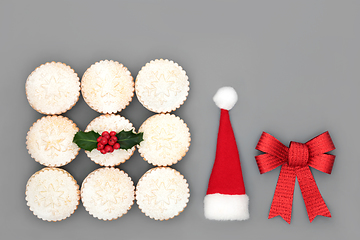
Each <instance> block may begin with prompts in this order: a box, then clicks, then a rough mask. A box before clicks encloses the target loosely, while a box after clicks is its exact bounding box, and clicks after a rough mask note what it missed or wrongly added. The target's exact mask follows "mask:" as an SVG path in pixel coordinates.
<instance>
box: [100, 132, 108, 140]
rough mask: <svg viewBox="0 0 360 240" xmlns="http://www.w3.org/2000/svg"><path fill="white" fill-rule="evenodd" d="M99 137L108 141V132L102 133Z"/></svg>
mask: <svg viewBox="0 0 360 240" xmlns="http://www.w3.org/2000/svg"><path fill="white" fill-rule="evenodd" d="M101 136H103V138H106V139H109V138H110V134H109V132H108V131H104V132H103V133H102V134H101Z"/></svg>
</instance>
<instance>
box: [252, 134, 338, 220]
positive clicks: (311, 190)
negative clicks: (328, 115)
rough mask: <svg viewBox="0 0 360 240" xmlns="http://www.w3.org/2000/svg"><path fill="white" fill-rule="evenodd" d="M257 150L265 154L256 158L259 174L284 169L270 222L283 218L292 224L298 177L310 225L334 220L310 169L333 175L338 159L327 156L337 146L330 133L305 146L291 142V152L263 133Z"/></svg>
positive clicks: (281, 173)
mask: <svg viewBox="0 0 360 240" xmlns="http://www.w3.org/2000/svg"><path fill="white" fill-rule="evenodd" d="M256 149H257V150H259V151H262V152H264V153H265V154H262V155H258V156H255V159H256V162H257V164H258V167H259V171H260V174H263V173H266V172H269V171H271V170H273V169H275V168H277V167H278V166H281V170H280V175H279V179H278V182H277V184H276V188H275V193H274V198H273V201H272V204H271V208H270V212H269V218H273V217H275V216H278V215H280V216H281V217H282V218H283V219H284V220H285V221H286V222H288V223H289V224H290V222H291V211H292V202H293V195H294V187H295V180H296V177H297V179H298V182H299V186H300V190H301V193H302V195H303V199H304V202H305V206H306V210H307V213H308V216H309V220H310V222H312V221H313V220H314V218H315V217H316V216H318V215H321V216H325V217H331V214H330V211H329V209H328V208H327V206H326V204H325V202H324V199H323V198H322V196H321V194H320V191H319V189H318V187H317V185H316V182H315V179H314V177H313V175H312V173H311V171H310V168H309V166H310V167H313V168H315V169H317V170H319V171H322V172H324V173H327V174H330V173H331V170H332V167H333V165H334V160H335V156H334V155H331V154H326V152H329V151H332V150H334V149H335V146H334V144H333V142H332V140H331V137H330V134H329V133H328V132H324V133H322V134H320V135H319V136H317V137H315V138H313V139H311V140H310V141H308V142H306V143H298V142H291V143H290V147H289V148H288V147H286V146H285V145H283V144H282V143H281V142H280V141H279V140H277V139H276V138H274V137H273V136H271V135H270V134H268V133H266V132H263V133H262V135H261V137H260V139H259V142H258V144H257V146H256Z"/></svg>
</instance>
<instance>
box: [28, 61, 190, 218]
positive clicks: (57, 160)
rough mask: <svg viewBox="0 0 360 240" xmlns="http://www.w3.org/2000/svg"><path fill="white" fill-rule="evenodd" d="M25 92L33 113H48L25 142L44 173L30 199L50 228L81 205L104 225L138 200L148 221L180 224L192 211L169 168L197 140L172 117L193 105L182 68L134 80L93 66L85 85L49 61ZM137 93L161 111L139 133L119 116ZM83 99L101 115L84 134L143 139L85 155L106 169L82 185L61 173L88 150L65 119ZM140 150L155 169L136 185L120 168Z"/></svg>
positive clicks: (156, 70)
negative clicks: (128, 135) (184, 106)
mask: <svg viewBox="0 0 360 240" xmlns="http://www.w3.org/2000/svg"><path fill="white" fill-rule="evenodd" d="M25 90H26V96H27V99H28V101H29V104H30V106H31V107H32V108H33V109H35V110H36V111H38V112H39V113H41V114H44V116H43V117H41V118H40V119H38V120H37V121H36V122H35V123H33V125H32V126H31V127H30V129H29V131H28V133H27V136H26V148H27V150H28V152H29V154H30V156H31V157H32V158H33V159H34V160H35V161H36V162H38V163H40V164H41V165H44V166H45V167H44V168H43V169H41V170H40V171H38V172H36V173H34V174H33V175H32V176H31V177H30V178H29V180H28V182H27V184H26V190H25V195H26V197H25V199H26V202H27V205H28V206H29V208H30V210H31V211H32V212H33V213H34V215H35V216H37V217H38V218H40V219H42V220H44V221H53V222H56V221H61V220H63V219H66V218H68V217H69V216H71V214H73V213H74V212H75V210H76V209H77V208H78V205H79V203H80V201H81V202H82V204H83V206H84V208H85V209H86V211H88V213H89V214H90V215H92V216H93V217H95V218H98V219H101V220H115V219H117V218H120V217H122V216H123V215H124V214H126V213H127V212H128V211H129V210H130V209H131V207H132V205H133V204H134V201H136V202H137V205H138V206H139V209H140V210H141V211H142V212H143V213H144V214H145V215H146V216H148V217H150V218H151V219H155V220H160V221H162V220H168V219H171V218H174V217H175V216H177V215H179V214H180V213H181V212H182V211H183V210H184V209H185V208H186V206H187V203H188V201H189V197H190V193H189V185H188V183H187V181H186V179H185V178H184V176H183V175H182V174H181V173H180V172H178V171H177V170H175V169H173V168H171V167H170V166H171V165H173V164H175V163H177V162H178V161H180V160H181V159H182V158H183V157H184V156H185V155H186V153H187V151H188V149H189V146H190V141H191V138H190V131H189V128H188V127H187V125H186V123H185V122H184V121H183V120H182V119H181V118H180V117H178V116H176V115H174V114H172V113H171V112H172V111H174V110H176V109H177V108H179V107H180V106H181V105H182V104H183V103H184V102H185V101H186V99H187V96H188V92H189V81H188V76H187V75H186V72H185V71H184V70H183V69H182V67H181V66H179V65H178V64H177V63H175V62H173V61H171V60H167V59H165V60H163V59H156V60H152V61H150V62H148V63H146V64H145V66H143V67H142V68H141V70H140V71H139V73H138V74H137V77H136V79H135V81H134V78H133V77H132V75H131V73H130V71H129V70H128V69H127V68H126V67H125V66H124V65H123V64H121V63H119V62H117V61H112V60H110V61H109V60H102V61H99V62H96V63H94V64H92V65H91V66H90V67H89V68H88V69H87V70H86V71H85V73H84V74H83V76H82V78H81V80H80V78H79V77H78V75H77V73H76V72H75V71H74V70H73V69H72V68H71V67H70V66H68V65H66V64H64V63H60V62H48V63H45V64H42V65H40V66H39V67H37V68H36V69H35V70H34V71H33V72H32V73H31V74H30V75H29V76H28V78H27V80H26V84H25ZM134 92H136V97H137V99H138V100H139V102H140V103H141V104H142V105H143V106H144V107H145V108H146V109H148V110H150V111H151V112H154V114H153V115H152V116H150V117H149V118H148V119H146V120H145V121H144V122H143V123H142V125H141V126H140V128H139V129H138V131H136V130H135V128H134V126H133V124H132V123H131V122H130V121H129V120H128V119H126V118H124V117H122V116H121V115H119V114H117V113H118V112H120V111H121V110H123V109H125V108H126V107H127V106H128V105H129V104H130V102H131V101H132V98H133V97H134ZM80 93H81V95H82V96H83V99H84V101H85V102H86V103H87V105H88V106H89V107H90V108H92V109H93V110H95V111H97V112H98V113H100V116H98V117H96V118H95V119H93V120H92V121H91V122H90V123H89V124H88V126H87V127H86V129H85V130H84V133H90V132H94V134H98V135H99V136H100V137H99V139H100V140H101V137H103V136H105V135H106V134H109V135H111V136H112V137H114V136H120V135H118V134H119V133H120V132H128V133H133V134H140V133H141V134H142V139H141V141H140V143H138V144H136V145H134V146H130V147H128V148H115V147H114V146H115V145H111V146H112V147H113V148H112V149H111V151H110V150H109V151H107V152H106V151H101V149H100V148H99V147H98V148H94V149H92V150H85V152H86V155H87V156H88V157H89V159H90V160H92V161H94V162H95V163H96V164H98V165H100V166H101V167H99V168H98V169H96V170H94V171H93V172H91V173H89V174H88V176H87V177H86V178H85V179H84V180H83V182H82V184H78V183H77V181H76V180H75V179H74V178H73V177H72V176H71V174H70V173H69V172H67V171H65V170H64V169H62V168H61V167H62V166H64V165H66V164H68V163H70V162H71V161H73V160H74V159H76V157H77V155H78V153H79V151H80V150H81V149H80V147H79V145H78V144H77V143H75V141H74V140H75V138H74V137H75V135H76V134H77V133H78V132H81V131H80V130H79V128H78V127H77V126H76V124H75V123H74V122H73V121H72V120H70V119H69V118H67V117H65V116H62V115H61V114H63V113H65V112H66V111H68V110H70V109H71V108H72V107H73V106H74V105H75V104H76V102H77V101H78V100H79V96H80ZM104 134H105V135H104ZM115 134H116V135H115ZM99 139H98V142H99V141H100V140H99ZM107 139H110V137H108V138H107ZM108 143H109V144H110V140H108ZM109 144H108V145H109ZM120 145H121V143H120ZM136 148H137V149H138V151H139V153H140V155H141V157H142V158H143V159H144V160H145V161H147V162H148V163H149V164H152V165H153V166H154V167H153V168H151V169H150V170H148V171H147V172H146V173H144V174H143V176H142V177H141V178H140V179H139V181H138V183H137V185H136V186H135V184H134V182H133V181H132V179H131V177H130V176H129V175H128V174H127V173H126V172H124V171H123V170H120V169H119V167H117V166H119V165H120V164H121V163H124V162H125V161H127V160H129V159H131V156H132V155H133V153H134V151H135V150H136Z"/></svg>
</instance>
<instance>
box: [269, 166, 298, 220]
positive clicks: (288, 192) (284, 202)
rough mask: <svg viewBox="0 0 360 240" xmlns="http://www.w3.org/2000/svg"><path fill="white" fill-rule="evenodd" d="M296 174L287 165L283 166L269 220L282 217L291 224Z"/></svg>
mask: <svg viewBox="0 0 360 240" xmlns="http://www.w3.org/2000/svg"><path fill="white" fill-rule="evenodd" d="M295 179H296V173H295V170H294V168H291V167H289V165H288V164H287V163H285V164H283V165H282V166H281V170H280V175H279V179H278V182H277V184H276V189H275V193H274V197H273V201H272V203H271V208H270V212H269V219H270V218H273V217H276V216H278V215H280V217H282V218H283V219H284V220H285V221H286V222H287V223H289V224H290V222H291V211H292V203H293V195H294V187H295Z"/></svg>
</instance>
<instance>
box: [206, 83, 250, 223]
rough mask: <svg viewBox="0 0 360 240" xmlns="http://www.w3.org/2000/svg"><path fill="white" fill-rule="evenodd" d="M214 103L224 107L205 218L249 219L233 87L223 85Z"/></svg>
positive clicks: (221, 114) (207, 195)
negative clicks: (235, 126) (232, 111)
mask: <svg viewBox="0 0 360 240" xmlns="http://www.w3.org/2000/svg"><path fill="white" fill-rule="evenodd" d="M214 102H215V103H216V105H217V106H218V107H219V108H220V109H221V112H220V124H219V132H218V139H217V146H216V156H215V162H214V165H213V169H212V172H211V175H210V179H209V184H208V189H207V193H206V196H205V198H204V213H205V218H207V219H210V220H246V219H249V197H248V196H247V195H246V193H245V185H244V181H243V176H242V170H241V164H240V157H239V151H238V148H237V145H236V139H235V135H234V132H233V129H232V126H231V122H230V116H229V110H230V109H231V108H232V107H233V106H234V105H235V103H236V102H237V94H236V91H235V90H234V89H233V88H232V87H223V88H220V89H219V90H218V91H217V93H216V94H215V96H214Z"/></svg>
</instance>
